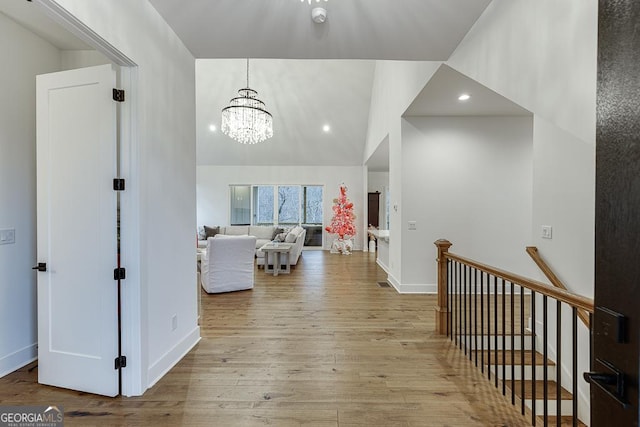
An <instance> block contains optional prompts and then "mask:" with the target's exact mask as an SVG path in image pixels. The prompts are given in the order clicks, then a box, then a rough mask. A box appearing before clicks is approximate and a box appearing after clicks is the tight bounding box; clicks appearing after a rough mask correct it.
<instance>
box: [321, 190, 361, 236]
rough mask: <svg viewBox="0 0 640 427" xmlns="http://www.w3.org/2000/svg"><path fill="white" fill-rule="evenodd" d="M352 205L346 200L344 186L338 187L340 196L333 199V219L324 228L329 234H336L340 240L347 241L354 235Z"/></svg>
mask: <svg viewBox="0 0 640 427" xmlns="http://www.w3.org/2000/svg"><path fill="white" fill-rule="evenodd" d="M355 218H356V216H355V215H354V213H353V203H351V202H350V201H349V199H348V198H347V187H346V185H344V184H342V185H340V196H339V197H338V198H337V199H333V218H331V224H330V225H329V226H328V227H326V228H325V230H327V231H328V232H329V233H332V234H337V235H338V236H339V237H340V238H341V239H345V238H346V239H349V238H351V237H353V236H355V235H356V227H355V225H354V224H353V220H354V219H355Z"/></svg>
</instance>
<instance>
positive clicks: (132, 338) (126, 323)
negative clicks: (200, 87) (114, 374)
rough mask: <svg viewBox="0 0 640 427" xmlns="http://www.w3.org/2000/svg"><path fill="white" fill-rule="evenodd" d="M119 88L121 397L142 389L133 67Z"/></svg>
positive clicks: (135, 72) (142, 311) (143, 311)
mask: <svg viewBox="0 0 640 427" xmlns="http://www.w3.org/2000/svg"><path fill="white" fill-rule="evenodd" d="M120 76H121V85H122V88H123V89H124V90H125V93H126V95H125V102H124V103H123V104H122V105H121V110H120V112H121V115H120V118H121V122H120V177H121V178H124V179H125V182H126V190H125V191H123V192H122V194H121V195H120V218H121V228H120V236H121V247H120V261H121V264H122V266H123V267H125V268H126V269H127V278H126V280H125V281H124V282H123V286H122V307H121V310H122V353H123V354H124V355H125V356H127V361H128V363H127V369H124V370H123V371H122V394H123V395H124V396H139V395H141V394H142V393H144V391H145V389H146V374H145V373H146V369H145V368H144V367H143V361H144V360H147V359H146V341H143V339H142V337H144V336H147V334H146V328H147V325H146V323H144V322H143V320H142V319H145V318H146V304H143V303H142V302H143V301H146V297H145V298H143V295H142V289H141V283H142V281H141V280H140V266H141V265H142V263H141V255H140V254H141V251H140V184H139V183H140V180H139V173H138V170H139V167H138V166H139V162H140V161H139V145H138V144H137V142H136V141H137V120H136V113H137V111H138V105H137V104H138V96H137V90H136V89H137V79H138V68H137V67H122V68H121V70H120ZM143 329H144V330H143Z"/></svg>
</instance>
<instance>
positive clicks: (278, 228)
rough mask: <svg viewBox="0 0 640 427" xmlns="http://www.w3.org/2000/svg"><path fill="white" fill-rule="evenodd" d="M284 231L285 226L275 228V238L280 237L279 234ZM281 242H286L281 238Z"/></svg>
mask: <svg viewBox="0 0 640 427" xmlns="http://www.w3.org/2000/svg"><path fill="white" fill-rule="evenodd" d="M283 231H284V228H282V227H276V229H275V230H273V240H276V239H277V237H278V234H281V233H282V232H283ZM280 242H284V239H282V240H280Z"/></svg>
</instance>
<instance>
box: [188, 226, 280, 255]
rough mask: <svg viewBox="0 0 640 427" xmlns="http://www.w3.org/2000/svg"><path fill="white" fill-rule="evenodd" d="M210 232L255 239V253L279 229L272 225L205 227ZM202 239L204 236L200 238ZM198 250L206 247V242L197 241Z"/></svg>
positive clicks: (273, 236)
mask: <svg viewBox="0 0 640 427" xmlns="http://www.w3.org/2000/svg"><path fill="white" fill-rule="evenodd" d="M207 228H209V229H210V230H217V232H216V235H217V234H222V235H225V236H254V237H255V238H256V247H255V250H256V251H257V250H258V249H260V248H261V247H262V246H264V245H265V244H266V243H269V242H270V241H272V240H273V239H274V238H275V237H276V231H278V230H279V229H278V228H277V227H276V226H274V225H228V226H226V227H225V226H220V227H207ZM202 237H204V236H202ZM198 247H199V248H206V247H207V240H206V239H203V240H198Z"/></svg>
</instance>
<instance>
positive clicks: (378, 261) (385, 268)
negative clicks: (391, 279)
mask: <svg viewBox="0 0 640 427" xmlns="http://www.w3.org/2000/svg"><path fill="white" fill-rule="evenodd" d="M376 264H378V265H379V266H380V268H381V269H383V270H384V272H385V273H387V275H388V276H391V272H390V271H389V267H387V266H386V265H385V264H384V263H383V262H382V261H380V258H376Z"/></svg>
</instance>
